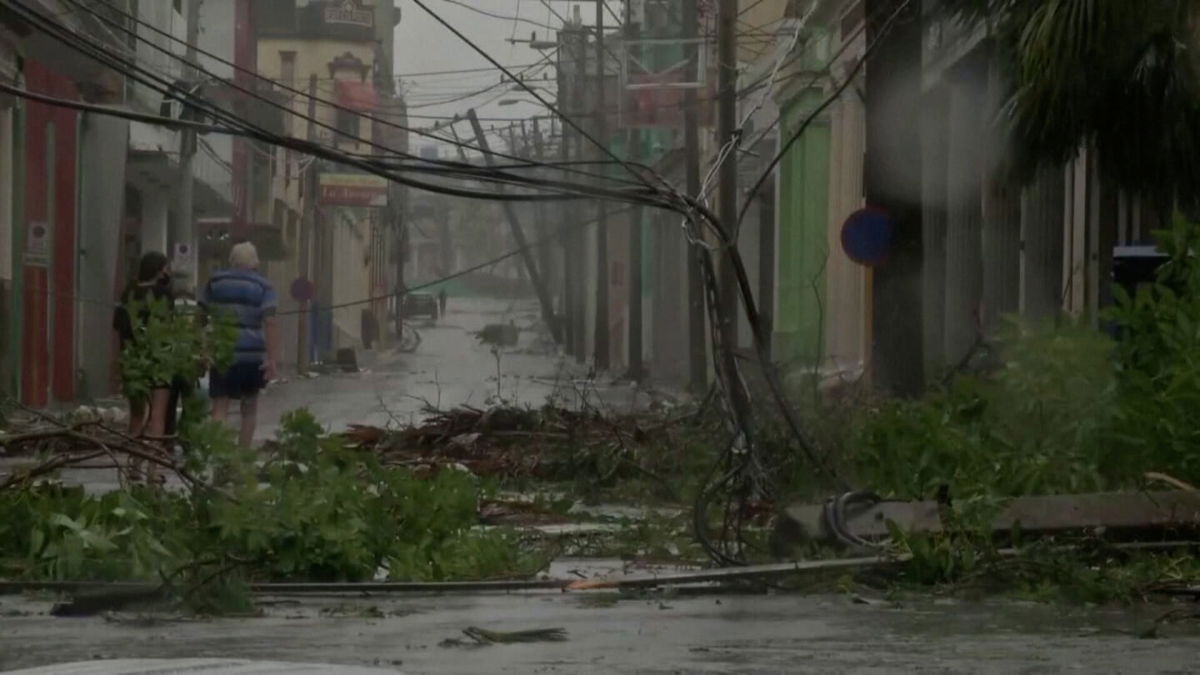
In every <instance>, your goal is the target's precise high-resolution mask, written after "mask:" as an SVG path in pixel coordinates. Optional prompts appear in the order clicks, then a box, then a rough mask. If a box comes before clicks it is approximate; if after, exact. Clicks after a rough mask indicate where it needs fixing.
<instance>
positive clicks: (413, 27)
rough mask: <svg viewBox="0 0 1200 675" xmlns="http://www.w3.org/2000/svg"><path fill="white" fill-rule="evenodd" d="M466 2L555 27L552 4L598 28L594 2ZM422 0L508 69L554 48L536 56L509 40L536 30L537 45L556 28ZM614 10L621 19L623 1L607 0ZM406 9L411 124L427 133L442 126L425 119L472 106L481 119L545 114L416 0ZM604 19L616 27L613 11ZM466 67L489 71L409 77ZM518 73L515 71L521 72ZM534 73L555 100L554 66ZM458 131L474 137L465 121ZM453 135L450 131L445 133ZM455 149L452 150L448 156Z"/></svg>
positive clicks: (399, 58)
mask: <svg viewBox="0 0 1200 675" xmlns="http://www.w3.org/2000/svg"><path fill="white" fill-rule="evenodd" d="M461 1H462V2H463V3H467V4H470V5H471V6H473V7H477V8H478V9H480V10H482V11H485V12H489V13H491V14H497V15H501V16H503V17H517V16H519V17H520V18H522V19H525V20H528V21H531V22H535V23H538V24H548V25H550V26H553V27H558V26H560V25H561V23H562V22H561V21H560V20H559V19H558V18H556V17H555V15H554V14H553V13H552V12H551V10H550V9H549V8H548V7H547V4H549V5H550V6H551V7H552V8H553V10H554V11H555V12H557V13H558V14H560V15H562V16H563V17H568V18H569V17H570V16H572V14H573V12H574V11H575V10H574V9H573V8H574V7H575V6H578V7H579V8H580V10H579V11H580V12H581V14H582V16H583V18H584V23H585V24H589V25H590V24H592V23H593V18H594V15H595V11H596V9H595V5H594V4H593V3H592V2H569V1H563V0H545V2H543V1H542V0H461ZM423 2H424V3H425V4H426V5H427V6H428V7H429V8H430V9H432V10H433V11H435V12H437V13H438V15H440V16H441V17H442V18H444V19H446V20H447V21H448V22H450V23H451V24H452V25H454V26H455V27H456V28H457V29H458V30H460V31H462V32H463V34H464V35H466V36H467V37H468V38H470V39H471V40H472V41H473V42H475V43H476V44H477V45H478V46H479V47H481V48H482V49H484V50H486V51H487V52H488V53H489V54H490V55H492V57H493V58H495V59H496V60H497V61H499V62H500V63H501V64H503V65H505V66H525V65H529V64H533V63H537V62H538V61H539V60H541V59H542V57H543V56H546V55H549V54H552V53H553V50H547V51H545V52H541V51H538V50H536V49H533V48H531V47H530V46H529V45H526V44H515V45H514V44H510V43H509V42H508V39H509V38H510V37H514V36H515V37H516V38H518V39H523V40H528V39H529V37H530V34H531V33H532V32H534V31H536V32H537V35H538V39H539V40H553V39H554V34H553V31H551V30H549V29H547V28H544V27H539V26H535V25H532V24H531V23H526V22H524V21H513V20H512V19H511V18H494V17H490V16H485V15H483V14H480V13H478V12H473V11H471V10H469V9H467V8H465V7H462V6H459V5H456V4H453V3H452V2H450V1H449V0H423ZM608 4H609V7H611V8H612V10H613V11H614V12H615V13H616V14H617V15H618V16H619V15H621V14H623V10H622V5H621V2H620V0H609V3H608ZM397 5H399V6H400V7H401V20H400V25H399V26H398V27H397V31H396V66H395V68H396V73H397V74H398V75H400V76H402V80H403V85H404V86H405V96H406V99H407V101H408V104H409V114H410V116H411V118H410V124H411V125H412V126H414V127H419V128H427V127H429V126H431V125H433V124H435V123H436V122H437V120H435V119H425V118H423V117H420V116H421V115H428V116H441V117H449V116H453V115H454V114H456V113H457V114H462V113H465V112H466V111H467V109H468V108H471V107H474V108H475V109H476V112H477V113H478V115H479V116H480V117H484V118H488V117H495V118H527V117H530V116H533V115H539V114H546V111H545V109H544V108H543V107H542V106H540V105H539V104H537V103H536V101H533V98H532V96H531V95H530V94H529V93H527V92H524V91H510V89H511V87H512V86H513V85H511V84H508V85H504V86H493V85H498V83H499V82H500V71H498V70H495V69H492V68H491V64H489V63H488V62H487V60H486V59H485V58H484V57H483V56H481V55H480V54H478V53H477V52H475V51H474V50H473V49H472V48H471V47H470V46H468V45H467V44H466V43H464V42H463V41H462V40H460V39H459V38H458V37H456V36H455V35H454V34H453V33H451V32H450V31H449V30H447V29H446V28H445V27H443V26H442V25H440V24H439V23H438V22H437V21H436V20H435V19H434V18H433V17H431V16H429V14H427V13H426V12H425V10H423V9H421V8H420V7H418V6H417V5H416V4H414V3H413V2H412V1H411V0H397ZM605 20H606V22H608V23H610V24H612V25H615V23H616V20H615V19H614V18H613V16H612V15H611V14H608V15H606V16H605ZM468 68H489V70H486V71H480V72H472V73H447V74H440V75H432V76H413V77H404V76H405V75H409V74H414V73H428V72H432V71H444V70H461V69H468ZM517 70H518V69H513V72H516V71H517ZM529 75H530V76H536V77H542V76H548V77H550V78H551V79H550V80H548V81H546V82H542V83H535V82H532V81H531V82H530V83H531V84H542V85H544V86H546V87H547V89H548V91H542V92H541V93H542V96H543V97H544V98H546V99H547V100H549V101H553V99H554V88H555V87H554V82H553V77H554V68H553V67H551V66H543V67H541V68H538V69H534V70H532V71H530V73H529ZM487 87H491V89H489V90H488V91H487V92H485V93H481V94H478V95H474V96H469V97H466V98H462V99H461V100H455V101H450V99H455V98H458V97H462V96H465V95H467V94H470V93H472V92H476V91H479V90H482V89H485V88H487ZM506 99H507V100H511V99H516V100H520V101H533V102H532V103H525V102H521V103H516V104H511V105H505V106H501V105H499V103H500V102H501V101H503V100H506ZM493 124H494V125H496V126H497V127H501V126H507V125H508V123H507V122H499V121H496V122H490V121H484V122H483V126H484V128H485V129H487V128H488V127H489V126H490V125H493ZM455 130H456V131H457V132H458V134H459V136H460V137H461V138H463V139H464V140H466V139H467V137H469V136H470V134H471V130H470V125H469V124H468V123H466V122H462V123H460V124H458V125H456V126H455ZM446 134H447V135H448V134H449V132H448V131H447V132H446ZM488 140H489V141H490V142H491V143H492V145H493V147H494V148H496V149H499V146H497V144H496V139H495V136H490V137H489V139H488ZM413 143H414V147H415V148H420V147H421V146H422V145H426V144H431V143H433V142H432V141H429V140H428V139H419V138H418V139H414V140H413ZM448 151H451V150H450V149H449V148H448V147H446V148H444V149H443V153H445V152H448Z"/></svg>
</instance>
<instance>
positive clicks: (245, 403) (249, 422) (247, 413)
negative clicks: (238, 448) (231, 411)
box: [238, 396, 258, 449]
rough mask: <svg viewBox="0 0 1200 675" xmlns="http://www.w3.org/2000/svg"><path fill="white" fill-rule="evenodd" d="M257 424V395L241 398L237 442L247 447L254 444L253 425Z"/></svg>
mask: <svg viewBox="0 0 1200 675" xmlns="http://www.w3.org/2000/svg"><path fill="white" fill-rule="evenodd" d="M257 424H258V397H257V396H247V397H246V398H243V399H242V430H241V433H240V434H238V443H240V444H241V445H242V447H243V448H247V449H249V448H250V447H252V446H253V444H254V427H255V425H257Z"/></svg>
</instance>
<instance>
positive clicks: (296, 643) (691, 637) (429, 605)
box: [0, 592, 1200, 674]
mask: <svg viewBox="0 0 1200 675" xmlns="http://www.w3.org/2000/svg"><path fill="white" fill-rule="evenodd" d="M868 602H869V604H867V603H868ZM49 607H50V605H49V603H48V602H46V601H33V600H27V599H20V598H2V599H0V669H13V668H25V667H33V666H39V665H46V664H51V663H57V662H63V661H72V660H87V659H103V658H115V657H120V658H168V657H169V658H185V657H220V658H247V659H262V660H275V661H294V662H314V663H332V664H343V665H368V666H372V665H373V666H382V667H388V668H395V669H396V670H398V671H400V672H404V673H412V674H416V673H437V674H450V673H462V674H469V673H647V674H649V673H664V674H665V673H695V672H701V673H746V674H749V673H895V672H922V673H1064V672H1080V673H1139V674H1140V673H1185V672H1194V671H1193V666H1188V665H1187V664H1189V663H1191V664H1193V665H1194V663H1195V655H1196V653H1197V650H1200V632H1198V631H1197V630H1196V628H1195V626H1187V625H1173V626H1167V627H1164V628H1163V632H1164V633H1165V635H1167V636H1169V637H1170V639H1159V640H1148V639H1139V638H1138V637H1137V636H1136V634H1137V633H1140V632H1142V631H1144V630H1145V629H1147V628H1148V627H1150V626H1151V625H1153V623H1154V619H1155V618H1156V617H1157V616H1158V615H1160V614H1161V613H1162V612H1163V611H1165V609H1163V608H1156V607H1150V606H1143V607H1139V608H1137V609H1135V610H1128V611H1127V610H1121V609H1095V608H1077V609H1070V608H1063V607H1060V606H1053V605H1038V604H1032V603H1020V602H1013V601H1006V600H995V601H985V602H978V603H975V602H960V601H953V600H948V599H943V600H938V599H929V598H927V597H925V598H920V599H914V600H913V601H911V602H909V601H901V602H899V603H895V604H892V603H888V602H884V601H882V600H879V601H876V600H870V601H868V600H866V599H860V598H858V597H857V596H849V595H841V596H796V595H767V596H763V595H740V596H739V595H726V594H721V595H701V596H694V597H687V596H682V595H680V596H673V597H672V596H661V595H651V596H648V597H642V598H628V599H618V596H616V595H614V594H599V595H597V594H588V593H584V594H562V593H558V592H554V593H534V594H512V595H442V596H427V595H423V596H390V597H386V596H380V597H368V598H363V597H343V598H337V597H326V598H319V599H314V598H309V599H304V600H303V602H301V601H300V600H298V599H294V598H292V599H288V598H274V599H270V600H268V601H267V602H265V603H264V607H265V613H264V615H263V616H261V617H259V618H246V619H241V618H222V619H189V620H174V619H162V620H154V619H153V618H152V617H148V616H139V615H137V614H122V615H110V616H108V617H93V618H87V619H60V618H53V617H49V616H46V615H45V612H46V611H47V610H48V609H49ZM469 626H479V627H482V628H486V629H490V630H520V629H529V628H551V627H553V628H563V629H565V630H566V633H567V640H566V641H565V642H557V643H534V644H499V645H490V646H483V647H475V646H441V645H440V643H442V642H443V641H444V640H448V639H454V638H458V639H462V638H463V635H462V630H463V629H465V628H467V627H469Z"/></svg>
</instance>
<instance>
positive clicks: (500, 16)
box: [442, 0, 555, 30]
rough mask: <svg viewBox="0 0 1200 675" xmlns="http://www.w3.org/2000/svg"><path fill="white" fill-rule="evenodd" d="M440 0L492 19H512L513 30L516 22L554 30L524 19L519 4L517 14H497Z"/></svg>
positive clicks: (552, 27)
mask: <svg viewBox="0 0 1200 675" xmlns="http://www.w3.org/2000/svg"><path fill="white" fill-rule="evenodd" d="M442 1H443V2H446V3H449V4H451V5H458V6H459V7H462V8H463V9H468V10H470V11H472V12H475V13H476V14H482V15H483V16H490V17H491V18H493V19H501V20H503V21H512V22H513V30H516V24H517V23H527V24H529V25H531V26H536V27H538V28H545V29H546V30H555V28H554V26H550V25H548V24H544V23H542V22H540V21H534V20H533V19H526V18H525V17H523V16H520V15H519V13H520V11H521V6H520V5H519V4H518V5H517V12H518V14H516V15H512V16H509V15H505V14H497V13H495V12H489V11H488V10H486V9H480V8H478V7H473V6H471V5H470V4H468V3H465V2H460V0H442Z"/></svg>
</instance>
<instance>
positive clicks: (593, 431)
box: [344, 406, 671, 482]
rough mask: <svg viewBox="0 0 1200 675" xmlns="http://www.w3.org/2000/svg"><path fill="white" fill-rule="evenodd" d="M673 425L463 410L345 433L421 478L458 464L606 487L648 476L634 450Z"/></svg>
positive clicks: (637, 418)
mask: <svg viewBox="0 0 1200 675" xmlns="http://www.w3.org/2000/svg"><path fill="white" fill-rule="evenodd" d="M670 426H671V422H670V421H666V422H664V421H663V420H661V418H656V417H651V416H648V415H644V414H643V415H636V414H629V415H622V416H618V417H605V416H603V415H601V414H599V413H597V412H594V411H588V412H577V411H572V410H566V409H563V408H556V407H545V408H541V409H537V410H531V409H525V408H515V407H495V408H490V409H486V410H482V409H478V408H473V407H469V406H461V407H458V408H454V409H452V410H448V411H429V415H428V417H427V418H426V419H425V421H424V422H422V423H420V424H416V425H411V426H405V427H402V428H399V429H383V428H380V427H374V426H364V425H352V426H350V428H349V429H348V430H347V431H346V432H345V434H344V436H345V438H346V440H347V441H348V442H350V443H352V444H354V445H355V446H357V447H359V448H363V449H369V450H371V451H373V452H375V453H377V454H378V455H379V456H380V458H381V459H382V461H383V462H384V464H387V465H399V466H407V467H411V468H413V469H414V470H416V471H417V472H418V473H423V474H432V473H436V472H437V471H439V470H441V469H444V468H447V467H462V468H465V469H466V470H468V471H470V472H471V473H473V474H475V475H478V476H498V477H503V478H515V477H530V478H537V479H542V480H561V479H570V478H574V477H577V476H578V475H580V473H581V472H583V471H598V472H599V473H595V474H593V475H594V476H595V478H596V479H597V480H598V481H600V482H603V481H605V480H608V479H612V478H615V477H618V476H621V475H630V474H636V473H647V472H651V471H652V470H651V469H650V468H649V467H646V466H644V465H643V462H642V461H641V455H642V454H643V453H641V452H639V451H640V450H641V449H643V448H645V447H647V446H651V445H655V444H661V443H665V442H669V436H668V432H669V427H670Z"/></svg>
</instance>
